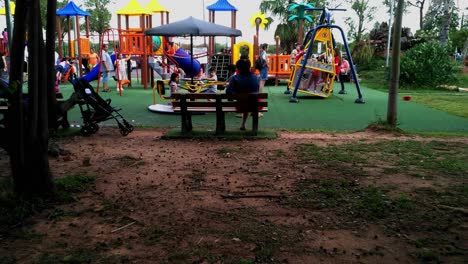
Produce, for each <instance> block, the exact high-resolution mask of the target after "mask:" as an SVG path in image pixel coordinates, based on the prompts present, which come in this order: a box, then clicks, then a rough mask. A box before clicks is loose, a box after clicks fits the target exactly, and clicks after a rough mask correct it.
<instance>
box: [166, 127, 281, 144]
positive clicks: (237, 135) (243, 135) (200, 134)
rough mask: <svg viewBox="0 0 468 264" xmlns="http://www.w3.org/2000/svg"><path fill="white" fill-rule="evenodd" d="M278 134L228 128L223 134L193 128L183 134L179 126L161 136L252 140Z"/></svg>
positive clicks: (167, 137)
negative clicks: (188, 132) (253, 132)
mask: <svg viewBox="0 0 468 264" xmlns="http://www.w3.org/2000/svg"><path fill="white" fill-rule="evenodd" d="M277 137H278V135H277V134H276V132H275V131H273V130H266V129H263V130H259V131H258V133H257V136H253V135H252V132H251V131H240V130H239V131H237V130H236V131H234V130H228V131H226V132H225V133H224V135H215V134H214V131H202V130H194V131H192V132H191V134H190V135H184V134H182V132H181V131H180V128H174V129H171V130H169V131H168V132H167V133H166V134H165V135H164V136H163V137H162V138H164V139H184V138H190V139H197V140H232V141H238V140H244V139H249V140H254V139H275V138H277Z"/></svg>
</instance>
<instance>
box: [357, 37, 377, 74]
mask: <svg viewBox="0 0 468 264" xmlns="http://www.w3.org/2000/svg"><path fill="white" fill-rule="evenodd" d="M352 56H353V62H354V64H356V65H357V66H358V67H359V70H368V69H371V68H372V65H373V64H372V62H373V60H374V47H372V46H371V45H370V44H369V43H368V42H365V43H364V42H361V43H359V44H358V45H357V46H355V47H354V49H353V52H352Z"/></svg>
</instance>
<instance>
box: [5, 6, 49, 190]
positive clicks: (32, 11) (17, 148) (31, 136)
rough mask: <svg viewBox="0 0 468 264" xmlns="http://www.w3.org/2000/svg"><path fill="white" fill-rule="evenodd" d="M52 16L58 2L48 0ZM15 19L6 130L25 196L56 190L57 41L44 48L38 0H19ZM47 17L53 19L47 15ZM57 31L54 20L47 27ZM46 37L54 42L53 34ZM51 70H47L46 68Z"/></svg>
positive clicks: (16, 177)
mask: <svg viewBox="0 0 468 264" xmlns="http://www.w3.org/2000/svg"><path fill="white" fill-rule="evenodd" d="M47 9H48V12H49V13H50V14H49V15H50V16H51V17H52V16H55V10H56V0H48V8H47ZM15 16H16V17H20V18H23V19H15V26H14V32H13V45H12V47H13V48H12V51H11V69H10V91H11V94H10V95H9V97H8V100H9V104H10V107H9V108H8V112H7V115H6V124H5V128H6V130H7V134H8V138H9V140H8V142H7V146H6V149H7V151H8V153H9V155H10V164H11V170H12V176H13V182H14V187H15V191H16V193H17V194H19V195H20V196H23V197H34V196H38V195H44V194H50V193H51V192H52V191H53V181H52V175H51V173H50V170H49V161H48V156H47V148H48V139H49V124H48V117H49V113H48V109H54V110H55V107H49V104H53V103H54V101H51V98H50V97H49V96H48V94H50V93H52V91H53V89H54V88H53V82H52V81H51V80H47V79H48V77H50V76H52V75H53V73H51V72H50V71H52V70H53V69H54V67H53V64H50V65H49V67H44V63H46V64H48V63H52V62H53V60H54V59H53V56H54V54H53V46H54V45H55V41H52V42H51V43H47V46H48V47H49V48H48V49H47V56H46V48H45V46H44V40H43V34H42V26H41V25H42V23H41V16H40V4H39V1H28V0H17V1H16V14H15ZM47 21H51V20H50V18H49V17H48V19H47ZM49 30H52V31H54V30H55V28H54V23H53V22H50V23H48V24H47V31H49ZM26 33H27V34H28V46H27V48H28V53H29V56H28V73H29V75H28V76H29V77H28V100H27V101H25V100H23V88H22V83H23V61H24V60H23V58H24V47H25V43H26ZM47 40H48V41H49V40H50V36H49V35H48V37H47ZM47 70H48V71H49V72H48V73H47V72H46V71H47Z"/></svg>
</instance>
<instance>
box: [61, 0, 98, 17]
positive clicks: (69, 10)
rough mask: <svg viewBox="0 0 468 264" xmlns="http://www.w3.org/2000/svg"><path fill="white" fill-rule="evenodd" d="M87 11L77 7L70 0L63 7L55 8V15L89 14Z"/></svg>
mask: <svg viewBox="0 0 468 264" xmlns="http://www.w3.org/2000/svg"><path fill="white" fill-rule="evenodd" d="M90 15H91V14H90V13H89V12H86V11H84V10H82V9H81V8H79V7H78V6H77V5H75V3H73V1H70V2H69V3H68V4H67V5H66V6H65V7H64V8H62V9H60V10H57V16H90Z"/></svg>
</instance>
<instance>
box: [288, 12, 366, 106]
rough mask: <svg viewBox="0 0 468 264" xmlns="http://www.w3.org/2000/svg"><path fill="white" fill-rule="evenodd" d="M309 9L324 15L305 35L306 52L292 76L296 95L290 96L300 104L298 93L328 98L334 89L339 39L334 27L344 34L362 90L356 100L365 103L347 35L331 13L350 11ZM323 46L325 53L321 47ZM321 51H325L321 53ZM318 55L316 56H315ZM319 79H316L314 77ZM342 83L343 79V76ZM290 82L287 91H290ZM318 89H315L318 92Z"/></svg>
mask: <svg viewBox="0 0 468 264" xmlns="http://www.w3.org/2000/svg"><path fill="white" fill-rule="evenodd" d="M307 10H318V11H321V12H322V14H321V17H320V20H319V23H318V26H317V27H315V28H314V29H312V30H309V32H307V34H306V36H305V38H304V46H305V47H306V52H305V54H304V56H303V57H302V58H301V59H300V60H299V61H298V62H297V63H296V66H295V67H294V70H293V72H292V73H291V77H290V84H291V86H292V87H294V91H293V94H292V97H291V98H290V99H289V102H291V103H297V102H298V99H297V97H296V95H297V92H298V91H299V92H302V93H307V94H312V95H315V96H320V97H328V96H329V95H330V93H331V92H332V90H333V82H334V80H335V67H334V58H335V52H334V48H335V40H334V38H333V35H332V29H338V30H339V31H340V33H341V36H342V39H343V42H344V47H345V50H346V54H347V57H348V61H349V64H350V68H351V74H352V77H353V79H354V83H355V85H356V90H357V92H358V98H357V99H356V100H355V103H364V99H363V98H362V94H361V89H360V87H359V80H358V79H357V76H356V70H355V68H354V64H353V60H352V58H351V52H350V51H349V47H348V42H347V40H346V35H345V34H344V31H343V29H342V28H341V27H340V26H337V25H334V24H331V12H330V11H346V10H345V9H328V8H326V7H324V8H310V9H307ZM322 48H323V51H324V52H323V53H321V52H320V51H321V49H322ZM313 52H316V53H317V56H312V53H313ZM319 53H321V54H320V55H319ZM314 57H315V58H314ZM320 77H321V80H322V81H321V82H320V83H315V84H320V86H318V87H317V86H316V85H314V87H315V89H312V90H311V89H310V84H313V83H314V82H316V79H317V78H320ZM314 78H315V79H314ZM340 82H343V80H341V79H340ZM342 85H343V84H342ZM289 87H290V86H289V85H288V88H287V90H286V91H285V94H290V93H291V91H290V90H289ZM314 90H315V91H314ZM340 93H341V94H344V93H346V92H345V91H344V90H341V91H340Z"/></svg>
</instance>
